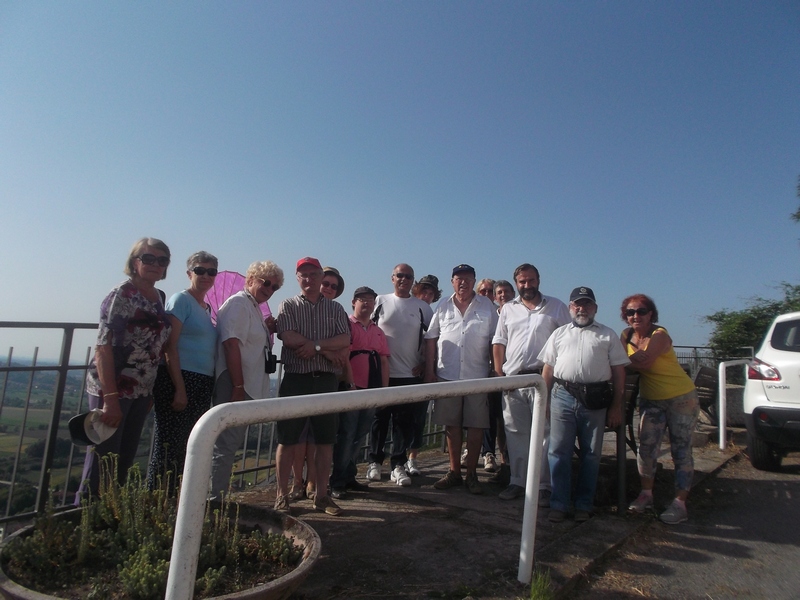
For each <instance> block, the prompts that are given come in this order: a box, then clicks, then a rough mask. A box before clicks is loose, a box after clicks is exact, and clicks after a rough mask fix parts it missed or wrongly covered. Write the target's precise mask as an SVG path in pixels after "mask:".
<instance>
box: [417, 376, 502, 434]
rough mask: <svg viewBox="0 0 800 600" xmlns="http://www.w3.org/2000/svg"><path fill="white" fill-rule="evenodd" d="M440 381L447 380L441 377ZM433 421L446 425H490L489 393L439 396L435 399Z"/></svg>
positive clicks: (479, 426) (481, 426) (484, 427)
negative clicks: (449, 396)
mask: <svg viewBox="0 0 800 600" xmlns="http://www.w3.org/2000/svg"><path fill="white" fill-rule="evenodd" d="M440 381H445V380H444V379H440ZM431 421H433V422H434V423H436V424H437V425H444V426H445V427H475V428H477V429H486V428H488V427H489V396H488V394H470V395H468V396H453V397H452V398H437V399H436V400H434V401H433V413H432V414H431Z"/></svg>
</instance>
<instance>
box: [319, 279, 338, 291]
mask: <svg viewBox="0 0 800 600" xmlns="http://www.w3.org/2000/svg"><path fill="white" fill-rule="evenodd" d="M322 287H324V288H331V289H332V290H333V291H334V292H338V291H339V284H338V283H331V282H330V281H323V282H322Z"/></svg>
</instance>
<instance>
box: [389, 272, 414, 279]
mask: <svg viewBox="0 0 800 600" xmlns="http://www.w3.org/2000/svg"><path fill="white" fill-rule="evenodd" d="M393 276H394V277H397V278H398V279H414V276H413V275H412V274H411V273H394V274H393Z"/></svg>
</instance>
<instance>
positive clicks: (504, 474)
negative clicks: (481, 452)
mask: <svg viewBox="0 0 800 600" xmlns="http://www.w3.org/2000/svg"><path fill="white" fill-rule="evenodd" d="M487 481H488V482H489V483H495V484H497V485H502V486H507V485H508V484H510V483H511V467H509V466H508V465H500V470H499V471H498V472H497V473H495V474H494V475H492V476H491V477H489V479H488V480H487Z"/></svg>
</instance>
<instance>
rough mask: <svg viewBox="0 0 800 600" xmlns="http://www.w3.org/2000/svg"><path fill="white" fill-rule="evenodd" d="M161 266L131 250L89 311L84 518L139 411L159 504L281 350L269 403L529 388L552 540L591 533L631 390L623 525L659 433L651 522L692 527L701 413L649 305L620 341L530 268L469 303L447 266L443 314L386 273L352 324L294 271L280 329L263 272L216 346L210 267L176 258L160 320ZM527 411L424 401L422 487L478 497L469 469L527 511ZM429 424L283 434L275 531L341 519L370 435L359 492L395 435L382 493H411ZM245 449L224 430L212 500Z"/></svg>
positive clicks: (526, 404) (270, 283) (426, 290)
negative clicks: (659, 464) (632, 478)
mask: <svg viewBox="0 0 800 600" xmlns="http://www.w3.org/2000/svg"><path fill="white" fill-rule="evenodd" d="M170 260H171V257H170V253H169V248H168V247H167V246H166V244H164V243H163V242H162V241H160V240H157V239H153V238H142V239H141V240H139V241H138V242H137V243H136V244H134V246H133V248H132V249H131V252H130V254H129V256H128V260H127V262H126V267H125V273H126V274H127V275H128V276H129V279H128V280H127V281H125V282H124V283H122V284H120V285H119V286H118V287H116V288H114V290H112V292H111V293H110V294H109V295H108V296H107V297H106V298H105V300H104V301H103V303H102V306H101V317H100V327H99V331H98V339H97V347H96V351H95V355H94V358H93V359H92V361H91V364H90V367H89V370H88V374H87V392H88V394H89V405H90V408H101V409H102V415H101V417H100V418H101V421H102V422H103V423H105V424H106V425H108V426H110V427H114V428H116V431H115V433H114V435H112V436H111V437H110V438H109V439H108V440H106V441H104V442H102V443H101V444H98V445H96V446H94V447H93V449H91V450H90V451H89V452H87V456H86V462H85V466H84V477H83V483H82V488H81V491H80V492H79V498H80V497H82V496H83V495H85V494H87V493H94V494H96V493H97V490H98V488H99V485H100V469H99V462H100V459H101V458H102V457H103V456H106V455H108V454H112V453H113V454H116V455H118V457H119V458H118V466H117V476H118V477H119V478H120V480H124V478H125V477H126V474H127V469H128V468H129V467H130V466H131V465H132V464H133V460H134V457H135V453H136V448H137V446H138V443H139V438H140V436H141V431H142V426H143V424H144V421H145V418H146V416H147V414H148V412H149V410H150V408H151V406H153V405H154V406H155V423H156V432H155V448H154V452H153V455H152V460H151V462H150V465H149V469H148V484H149V485H150V486H152V487H155V486H160V485H164V486H167V488H168V489H170V490H174V486H175V484H176V481H177V480H178V478H179V476H180V474H181V473H182V470H183V462H184V459H185V452H186V443H187V441H188V436H189V433H190V431H191V429H192V427H193V426H194V424H195V423H196V422H197V419H199V418H200V416H201V415H202V414H203V412H205V411H206V410H207V409H208V408H209V407H210V406H211V405H212V403H213V404H220V403H224V402H237V401H242V400H249V399H257V398H265V397H268V395H269V374H270V373H271V372H274V366H275V357H274V355H273V353H272V336H273V335H277V336H278V338H279V339H280V340H281V341H282V343H283V345H282V353H281V361H282V363H283V371H284V375H283V379H282V381H281V383H280V387H279V395H280V396H284V397H285V396H295V395H306V394H314V393H327V392H335V391H337V390H355V389H365V388H376V387H386V386H405V385H413V384H422V383H428V384H433V383H436V382H440V381H455V380H467V379H478V378H484V377H490V376H497V377H504V376H512V375H519V374H531V373H537V374H541V376H542V378H543V379H544V381H545V383H546V386H547V390H548V410H547V420H546V423H545V433H546V434H545V438H544V441H543V451H542V464H541V479H540V481H539V490H540V491H539V505H540V506H543V507H549V508H550V513H549V516H548V518H549V520H550V521H552V522H556V523H557V522H561V521H563V520H564V519H565V518H566V516H567V515H568V514H570V513H572V514H573V515H574V519H575V520H576V521H577V522H582V521H586V520H587V519H589V518H590V517H591V514H592V511H593V509H594V497H595V490H596V484H597V477H598V473H599V466H600V457H601V453H602V441H603V433H604V430H605V427H606V426H608V427H612V428H614V427H618V426H619V425H620V424H621V422H622V419H623V412H624V410H623V404H624V398H623V394H624V388H625V380H626V373H631V372H635V373H638V374H639V377H640V400H639V402H640V405H639V406H640V424H639V440H640V444H639V452H638V457H637V463H638V467H639V473H640V476H641V484H642V491H641V493H640V494H639V496H638V497H637V498H636V499H635V500H634V501H633V502H632V503H631V505H630V510H631V511H634V512H645V511H647V510H652V506H653V483H654V476H655V467H656V460H657V456H658V453H659V451H660V445H661V441H662V438H663V435H664V433H665V431H666V430H667V429H669V435H670V445H671V451H672V456H673V460H674V462H675V468H676V482H675V483H676V489H677V493H676V496H675V499H674V500H673V502H672V504H671V505H670V506H669V507H668V508H667V509H666V511H664V512H663V513H662V514H661V516H660V518H661V520H662V521H664V522H666V523H671V524H674V523H680V522H682V521H685V520H686V519H687V511H686V499H687V496H688V493H689V489H690V487H691V482H692V475H693V461H692V452H691V437H692V431H693V430H694V425H695V422H696V419H697V416H698V412H699V407H698V402H697V394H696V391H695V390H694V385H693V383H692V381H691V379H690V378H689V377H688V375H686V373H685V372H684V370H683V368H682V367H681V366H680V364H679V363H678V360H677V357H676V356H675V352H674V349H673V347H672V341H671V339H670V337H669V334H668V333H667V331H666V330H665V329H664V328H663V327H660V326H659V325H657V322H658V311H657V309H656V306H655V304H654V302H653V301H652V299H651V298H649V297H648V296H645V295H643V294H635V295H632V296H629V297H627V298H625V299H624V300H623V302H622V305H621V317H622V320H623V321H624V322H625V323H626V324H627V325H628V327H626V329H625V330H623V332H622V334H621V335H620V336H617V335H616V334H615V333H614V331H613V330H612V329H611V328H609V327H607V326H605V325H602V324H600V323H598V322H597V321H596V320H595V315H596V313H597V301H596V298H595V295H594V292H593V291H592V289H591V288H588V287H577V288H575V289H574V290H573V291H572V293H571V294H570V298H569V304H568V305H566V304H564V303H563V302H561V301H560V300H558V299H557V298H554V297H552V296H546V295H544V294H542V293H541V291H540V289H539V287H540V275H539V271H538V269H537V268H536V267H535V266H533V265H532V264H530V263H523V264H522V265H520V266H519V267H517V269H516V270H515V271H514V273H513V278H512V280H513V283H514V285H515V286H516V293H515V291H514V287H513V286H512V284H511V283H509V282H508V281H505V280H499V281H494V280H491V279H483V280H481V281H479V282H477V286H476V273H475V269H474V268H473V267H471V266H470V265H468V264H459V265H457V266H456V267H454V268H453V270H452V273H451V284H452V287H453V293H452V294H451V295H449V296H447V297H445V298H443V299H441V301H440V298H441V296H442V291H441V290H440V289H439V281H438V279H437V278H436V277H435V276H433V275H426V276H424V277H421V278H420V279H419V280H416V279H415V274H414V270H413V269H412V268H411V266H409V265H408V264H405V263H400V264H398V265H397V266H395V268H394V269H393V271H392V275H391V281H392V286H393V290H392V292H390V293H387V294H380V295H379V294H377V293H376V292H375V291H374V290H373V289H372V288H370V287H367V286H362V287H358V288H357V289H356V290H355V291H354V292H353V296H352V300H351V306H352V314H351V315H350V316H349V317H348V315H347V313H346V312H345V310H344V308H343V307H342V305H341V304H339V303H338V302H336V301H335V299H336V298H338V297H339V296H340V295H341V294H342V293H343V292H344V279H343V278H342V276H341V274H340V273H339V271H338V270H336V269H334V268H332V267H324V268H323V267H322V265H321V263H320V262H319V260H317V259H316V258H313V257H304V258H301V259H300V260H299V261H297V264H296V268H295V271H296V278H297V281H298V285H299V292H300V293H298V294H297V295H295V296H292V297H290V298H287V299H286V300H284V301H283V302H282V303H281V305H280V307H279V310H278V312H277V317H276V318H273V317H272V316H270V317H269V318H266V319H265V318H264V316H263V314H262V312H261V310H260V305H261V304H262V303H264V302H266V301H267V300H269V299H270V298H271V297H272V295H273V293H274V292H276V291H277V290H278V289H280V288H281V287H282V285H283V283H284V278H283V271H282V270H281V269H280V268H279V267H278V266H277V265H276V264H274V263H273V262H271V261H262V262H255V263H253V264H252V265H250V267H249V269H248V270H247V273H246V282H245V289H244V290H242V291H241V292H238V293H237V294H234V295H233V296H231V297H230V298H229V299H228V300H226V301H225V303H224V304H223V305H222V307H221V308H220V309H219V312H218V314H217V323H216V328H215V327H214V325H213V324H212V321H211V318H210V307H209V306H208V304H207V303H206V301H205V294H206V293H207V292H208V290H209V289H210V288H211V287H212V286H213V283H214V278H215V277H216V275H217V272H218V271H217V268H218V264H217V263H218V261H217V259H216V258H215V257H214V256H213V255H211V254H208V253H206V252H197V253H195V254H193V255H192V256H190V257H189V259H188V261H187V276H188V279H189V287H188V288H187V289H186V290H184V291H182V292H179V293H177V294H175V295H173V296H172V297H171V298H169V299H168V300H166V299H165V297H164V295H163V293H161V292H159V290H157V288H156V287H155V285H156V283H157V282H158V281H160V280H161V279H164V278H165V277H166V272H167V267H168V266H169V264H170ZM437 302H438V304H436V303H437ZM434 305H435V307H434ZM533 398H534V393H533V389H532V388H527V389H525V388H524V389H517V390H511V391H507V392H503V393H502V394H488V395H487V394H472V395H467V396H462V397H450V398H442V399H437V400H435V401H434V404H433V410H432V412H431V421H432V422H433V423H435V424H437V425H440V426H443V427H444V429H445V436H446V442H447V449H448V452H449V469H448V472H447V473H446V474H445V475H444V477H442V478H441V479H439V480H438V481H436V482H435V483H434V487H435V488H436V489H440V490H446V489H450V488H454V487H458V486H462V485H463V486H465V487H466V489H467V490H468V491H469V492H470V493H474V494H480V493H482V492H483V488H482V485H481V483H480V482H479V481H478V477H477V468H478V463H479V459H480V458H483V462H484V469H485V470H487V471H491V472H494V476H493V477H492V478H491V479H490V481H492V482H495V483H500V484H502V485H503V486H505V489H503V491H502V492H501V493H500V494H499V497H500V498H501V499H502V500H513V499H515V498H518V497H520V496H522V495H524V488H525V477H526V474H527V462H528V448H529V444H530V436H531V431H532V424H533V419H532V409H533ZM428 408H429V407H428V402H417V403H411V404H400V405H396V406H388V407H383V408H380V409H377V410H373V409H364V410H356V411H349V412H344V413H340V414H327V415H317V416H313V417H301V418H297V419H290V420H284V421H279V422H278V423H277V426H276V430H277V442H278V448H277V455H276V477H277V497H276V501H275V508H276V509H277V510H279V511H284V512H288V511H289V510H290V507H291V503H292V502H294V501H296V500H298V499H300V498H301V497H303V496H305V497H308V498H309V499H311V500H312V501H313V504H314V507H315V508H316V509H317V510H320V511H324V512H326V513H327V514H330V515H338V514H340V513H341V512H342V509H341V508H340V507H339V506H338V505H337V504H336V502H335V501H334V499H337V500H338V499H342V498H346V497H347V495H348V494H349V493H351V492H353V491H365V490H368V489H369V488H368V485H367V484H365V483H361V482H359V481H358V480H357V477H356V475H357V467H356V456H357V453H358V450H359V448H360V447H361V443H362V440H363V438H364V437H365V436H366V434H367V433H370V447H369V461H368V466H367V471H366V479H367V480H368V481H380V479H381V478H382V472H381V471H382V464H383V462H384V461H385V459H386V446H387V444H386V441H387V437H388V432H389V427H390V426H391V428H392V444H391V451H390V453H389V478H390V480H391V481H392V482H394V483H395V484H397V485H401V486H409V485H411V477H413V476H416V475H420V474H421V471H420V465H419V463H418V460H417V454H418V452H419V450H420V448H421V447H422V446H423V445H424V434H425V432H424V428H425V423H426V419H427V414H428ZM465 430H466V448H465V449H464V450H463V452H462V444H463V441H464V431H465ZM244 435H245V428H244V427H238V428H233V429H228V430H226V431H225V432H223V433H222V434H221V435H220V437H219V439H218V440H217V442H216V445H215V448H214V454H213V461H212V478H211V488H210V495H211V496H212V497H217V496H219V495H221V494H224V493H226V492H227V490H228V489H229V486H230V478H231V471H232V467H233V463H234V460H235V454H236V451H237V450H238V449H239V448H240V447H241V445H242V442H243V438H244ZM576 439H577V444H578V458H579V461H578V464H579V467H578V474H577V478H576V484H575V486H574V490H573V479H572V456H573V453H574V448H575V443H576ZM498 459H499V461H498ZM462 469H464V475H463V477H462ZM290 481H291V487H290Z"/></svg>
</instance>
